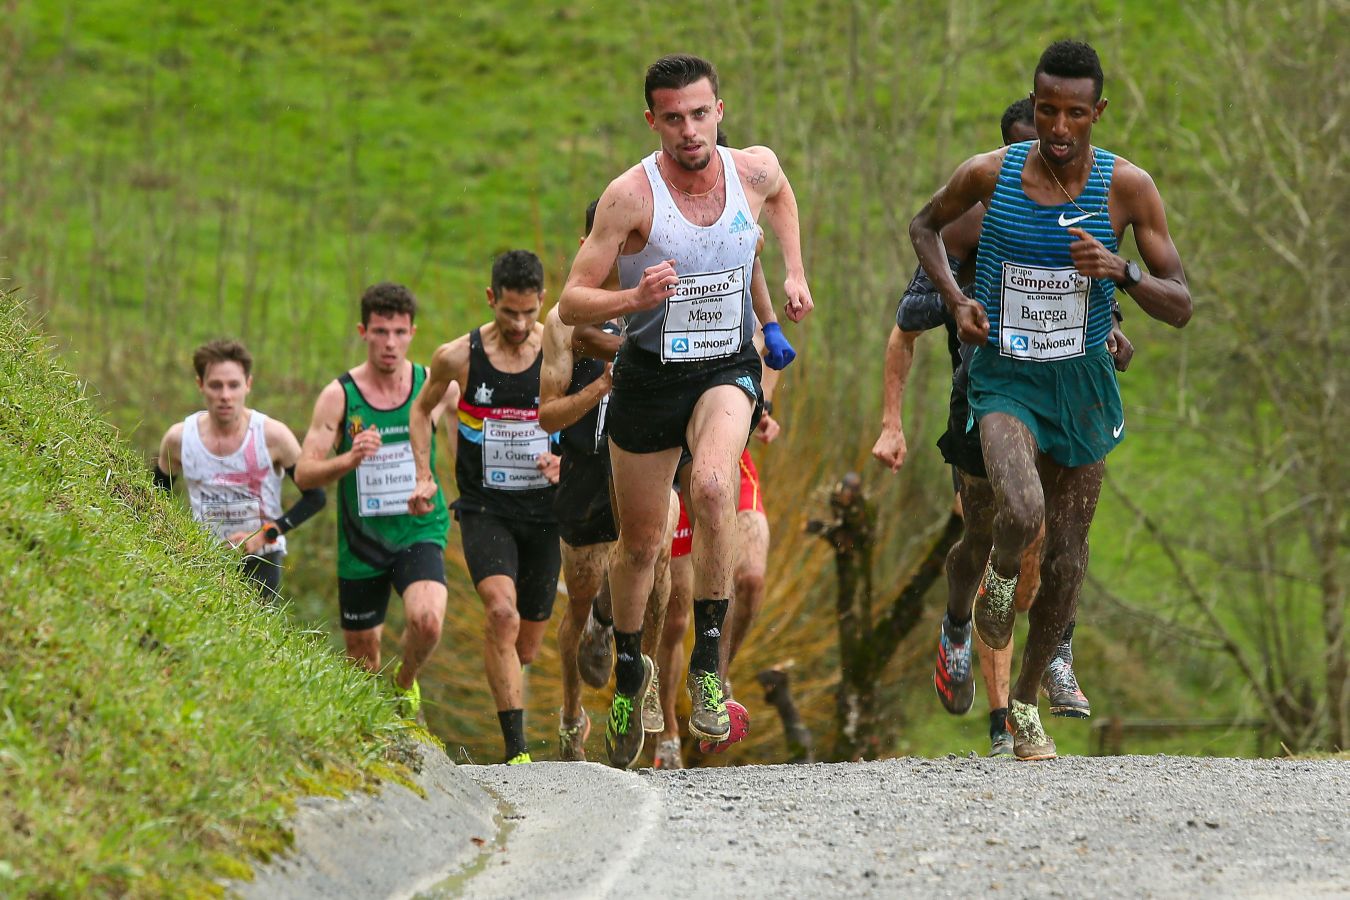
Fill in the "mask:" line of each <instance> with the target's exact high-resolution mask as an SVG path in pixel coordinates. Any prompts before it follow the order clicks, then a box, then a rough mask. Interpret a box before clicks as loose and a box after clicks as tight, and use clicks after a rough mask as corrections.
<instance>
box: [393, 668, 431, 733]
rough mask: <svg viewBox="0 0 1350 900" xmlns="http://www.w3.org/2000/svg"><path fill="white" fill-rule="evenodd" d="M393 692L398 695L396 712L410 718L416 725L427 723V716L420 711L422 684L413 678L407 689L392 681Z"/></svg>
mask: <svg viewBox="0 0 1350 900" xmlns="http://www.w3.org/2000/svg"><path fill="white" fill-rule="evenodd" d="M394 693H395V694H397V695H398V714H399V715H400V716H402V717H403V718H405V719H412V720H413V721H415V722H416V723H417V724H418V725H425V724H427V717H426V715H425V714H424V713H423V712H422V686H421V685H419V684H418V683H417V679H416V678H414V679H413V683H412V686H411V687H409V688H408V689H407V690H403V689H401V688H399V686H398V683H397V682H395V683H394Z"/></svg>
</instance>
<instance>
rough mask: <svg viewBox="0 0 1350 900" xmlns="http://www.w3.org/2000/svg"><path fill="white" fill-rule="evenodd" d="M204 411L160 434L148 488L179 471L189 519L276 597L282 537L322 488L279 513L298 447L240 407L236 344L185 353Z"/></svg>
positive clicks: (249, 378) (284, 431) (240, 362)
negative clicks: (152, 480) (233, 554)
mask: <svg viewBox="0 0 1350 900" xmlns="http://www.w3.org/2000/svg"><path fill="white" fill-rule="evenodd" d="M192 366H193V368H194V369H196V371H197V388H198V390H200V391H201V392H202V398H203V399H204V400H205V401H206V409H205V410H202V411H201V412H195V413H193V414H192V415H190V416H188V417H187V418H186V419H184V420H183V421H182V422H179V423H177V424H176V425H174V426H172V427H171V428H170V429H169V430H168V431H167V432H165V433H164V437H163V439H162V440H161V441H160V444H159V457H158V459H157V460H156V462H155V484H156V485H157V486H158V487H161V488H163V489H164V490H170V489H171V488H172V485H173V475H174V474H178V473H181V474H182V475H183V480H184V482H186V484H187V495H188V503H189V504H190V505H191V507H192V517H193V518H194V519H196V520H197V521H198V522H201V523H202V524H203V525H205V526H206V528H207V529H208V530H209V531H210V532H211V533H212V534H214V535H215V536H216V537H218V538H220V540H221V541H223V542H224V543H226V544H229V545H230V547H231V548H232V549H235V550H238V551H239V552H241V553H242V554H244V559H243V564H244V574H246V575H247V576H248V577H249V578H250V579H251V580H252V581H253V582H254V583H256V584H257V586H258V590H259V592H260V593H261V595H262V597H263V599H265V600H274V599H276V598H277V597H278V596H280V593H281V561H282V558H283V557H284V556H285V555H286V533H287V532H289V531H291V530H292V529H294V528H297V527H299V525H300V524H301V523H302V522H304V521H305V520H306V519H308V518H309V517H310V516H312V515H314V514H315V513H316V512H318V511H319V510H321V509H323V505H324V502H325V500H326V498H325V495H324V491H323V488H312V489H310V490H307V491H302V492H301V495H300V499H299V501H297V502H296V504H295V505H294V506H293V507H291V508H290V509H289V510H287V511H286V512H285V513H283V512H282V511H281V473H282V472H283V471H287V472H289V473H290V475H291V477H292V478H294V477H295V464H296V461H297V460H299V458H300V442H299V441H297V440H296V439H295V435H294V434H293V433H292V432H291V430H290V429H289V428H287V427H286V425H285V424H284V423H282V422H279V421H277V420H276V419H272V418H268V417H267V416H265V415H263V414H262V413H260V412H258V411H257V410H252V409H249V408H248V407H247V406H245V405H244V401H245V400H247V399H248V394H249V391H251V390H252V389H253V356H252V355H251V354H250V353H249V352H248V348H246V347H245V346H244V345H243V344H241V343H239V342H238V341H224V340H221V341H211V342H210V343H209V344H203V345H202V346H200V347H198V348H197V350H196V352H195V353H193V354H192Z"/></svg>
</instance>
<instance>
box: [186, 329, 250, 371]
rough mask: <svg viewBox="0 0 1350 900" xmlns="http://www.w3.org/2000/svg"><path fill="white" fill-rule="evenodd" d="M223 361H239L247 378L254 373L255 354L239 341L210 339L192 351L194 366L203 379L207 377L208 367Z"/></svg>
mask: <svg viewBox="0 0 1350 900" xmlns="http://www.w3.org/2000/svg"><path fill="white" fill-rule="evenodd" d="M223 362H236V363H239V367H240V368H242V369H243V370H244V377H245V378H248V377H250V376H251V375H252V374H253V354H252V353H249V352H248V348H247V347H245V346H244V345H243V344H241V343H239V342H238V341H231V340H225V339H220V340H215V341H209V342H208V343H205V344H202V345H201V346H200V347H198V348H197V349H196V350H195V351H193V353H192V368H194V369H196V370H197V377H198V378H201V379H205V378H206V370H207V369H208V368H210V367H211V366H214V365H215V364H216V363H223Z"/></svg>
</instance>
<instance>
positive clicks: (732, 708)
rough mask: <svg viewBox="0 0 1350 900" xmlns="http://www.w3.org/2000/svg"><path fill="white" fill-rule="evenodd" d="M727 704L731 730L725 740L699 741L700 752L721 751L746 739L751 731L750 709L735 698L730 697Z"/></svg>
mask: <svg viewBox="0 0 1350 900" xmlns="http://www.w3.org/2000/svg"><path fill="white" fill-rule="evenodd" d="M726 704H727V717H728V718H729V719H730V720H731V732H730V733H729V734H728V735H727V739H726V740H724V741H699V742H698V749H699V752H700V753H721V752H722V751H723V750H726V749H727V748H728V747H730V746H731V745H732V744H735V743H737V742H739V741H742V740H744V739H745V736H746V735H747V734H749V733H750V711H749V710H747V709H746V708H745V707H744V706H741V705H740V704H739V703H737V702H736V701H735V700H731V699H728V700H727V701H726Z"/></svg>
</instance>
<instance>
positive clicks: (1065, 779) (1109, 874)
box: [422, 756, 1350, 898]
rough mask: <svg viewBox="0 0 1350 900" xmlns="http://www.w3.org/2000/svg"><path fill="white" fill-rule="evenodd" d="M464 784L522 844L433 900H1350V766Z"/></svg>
mask: <svg viewBox="0 0 1350 900" xmlns="http://www.w3.org/2000/svg"><path fill="white" fill-rule="evenodd" d="M460 772H462V773H463V774H466V775H468V776H469V777H470V778H471V779H473V780H474V781H476V782H477V783H478V784H479V785H481V786H482V787H483V788H484V789H485V790H486V791H487V792H488V793H490V794H491V795H493V796H494V797H496V798H497V800H498V801H500V803H501V804H502V808H501V815H502V821H503V823H504V825H505V827H504V828H503V829H502V830H501V832H500V833H499V835H498V839H497V842H496V843H495V844H494V843H489V844H488V845H487V847H486V849H485V851H484V853H483V855H482V856H481V857H480V858H479V859H478V860H477V863H476V865H475V866H474V867H473V869H472V870H470V871H469V872H466V873H464V874H463V875H461V876H460V877H457V878H455V879H453V880H452V881H449V882H446V883H444V884H443V885H441V886H439V887H438V888H435V889H432V890H431V891H428V892H424V893H423V894H422V896H426V897H445V896H460V895H463V896H469V897H508V896H509V897H522V896H523V897H531V898H540V897H588V898H589V897H627V896H635V895H638V894H642V895H645V896H652V897H681V898H690V897H697V896H734V897H773V898H788V897H818V896H821V895H826V894H828V895H850V896H852V895H868V896H878V897H968V896H972V895H974V896H994V897H1197V896H1200V897H1213V896H1223V897H1232V896H1239V897H1290V898H1292V897H1318V898H1321V897H1350V762H1346V761H1336V760H1316V761H1314V760H1308V761H1287V760H1267V761H1251V760H1230V759H1196V758H1185V757H1164V756H1156V757H1139V756H1133V757H1102V758H1064V759H1060V760H1056V761H1053V762H1048V763H1016V762H1013V761H1010V760H990V759H966V758H953V757H948V758H946V759H936V760H928V759H900V760H888V761H883V762H872V763H856V764H844V765H802V766H744V767H732V768H722V769H699V770H690V771H682V772H669V771H665V772H656V771H651V770H641V771H638V772H631V773H630V772H620V771H616V770H614V769H609V768H606V767H603V766H600V765H596V764H581V763H536V764H534V765H529V766H519V767H510V768H508V767H506V766H461V767H460ZM694 878H696V879H697V880H696V881H695V880H691V879H694Z"/></svg>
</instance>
